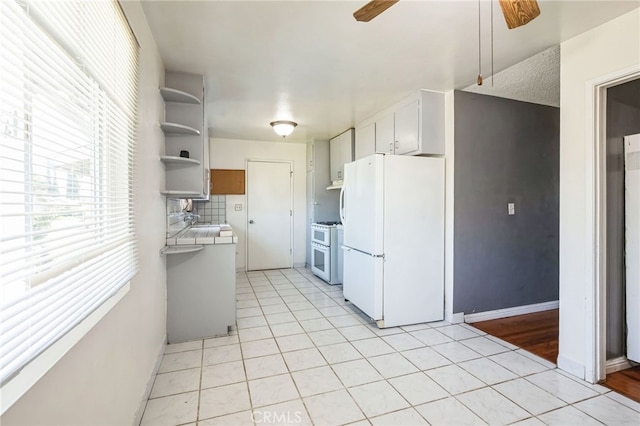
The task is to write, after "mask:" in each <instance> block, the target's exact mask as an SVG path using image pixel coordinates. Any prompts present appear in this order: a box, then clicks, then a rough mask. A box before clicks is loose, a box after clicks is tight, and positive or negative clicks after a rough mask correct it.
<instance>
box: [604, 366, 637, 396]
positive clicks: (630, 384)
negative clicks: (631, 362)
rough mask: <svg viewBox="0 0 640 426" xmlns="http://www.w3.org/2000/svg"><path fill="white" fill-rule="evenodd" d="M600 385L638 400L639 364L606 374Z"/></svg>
mask: <svg viewBox="0 0 640 426" xmlns="http://www.w3.org/2000/svg"><path fill="white" fill-rule="evenodd" d="M602 386H606V387H608V388H609V389H611V390H614V391H616V392H618V393H621V394H622V395H624V396H626V397H627V398H631V399H633V400H634V401H636V402H640V366H638V367H634V368H629V369H627V370H622V371H617V372H615V373H611V374H607V380H606V381H605V382H604V383H602Z"/></svg>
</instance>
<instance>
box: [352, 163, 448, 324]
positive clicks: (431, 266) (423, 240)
mask: <svg viewBox="0 0 640 426" xmlns="http://www.w3.org/2000/svg"><path fill="white" fill-rule="evenodd" d="M340 216H341V219H342V223H343V225H344V241H343V245H342V248H343V250H344V276H343V292H344V297H345V299H347V300H349V301H350V302H351V303H353V304H354V305H355V306H357V307H358V308H359V309H360V310H361V311H363V312H364V313H365V314H366V315H368V316H369V317H370V318H372V319H373V320H375V321H376V322H377V325H378V327H380V328H384V327H394V326H401V325H409V324H417V323H421V322H429V321H439V320H442V319H443V318H444V158H433V157H413V156H411V157H410V156H400V155H385V154H374V155H371V156H369V157H365V158H362V159H360V160H357V161H354V162H352V163H349V164H345V166H344V184H343V188H342V192H341V195H340Z"/></svg>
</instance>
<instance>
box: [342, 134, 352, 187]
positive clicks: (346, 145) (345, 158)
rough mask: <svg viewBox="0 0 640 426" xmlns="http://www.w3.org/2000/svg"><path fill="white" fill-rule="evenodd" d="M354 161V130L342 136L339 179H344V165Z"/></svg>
mask: <svg viewBox="0 0 640 426" xmlns="http://www.w3.org/2000/svg"><path fill="white" fill-rule="evenodd" d="M352 161H353V130H347V131H346V132H344V133H343V134H341V135H340V170H338V178H339V179H344V165H345V164H347V163H350V162H352Z"/></svg>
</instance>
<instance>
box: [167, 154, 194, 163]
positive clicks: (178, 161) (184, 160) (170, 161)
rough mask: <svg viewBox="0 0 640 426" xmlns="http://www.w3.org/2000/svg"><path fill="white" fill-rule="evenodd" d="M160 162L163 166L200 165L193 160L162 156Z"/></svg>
mask: <svg viewBox="0 0 640 426" xmlns="http://www.w3.org/2000/svg"><path fill="white" fill-rule="evenodd" d="M160 161H162V162H163V163H165V164H169V163H175V164H193V165H199V164H200V162H199V161H198V160H194V159H193V158H185V157H175V156H173V155H163V156H162V157H160Z"/></svg>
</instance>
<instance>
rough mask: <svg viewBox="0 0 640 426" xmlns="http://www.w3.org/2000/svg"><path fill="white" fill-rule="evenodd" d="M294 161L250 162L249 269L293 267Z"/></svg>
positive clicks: (248, 171)
mask: <svg viewBox="0 0 640 426" xmlns="http://www.w3.org/2000/svg"><path fill="white" fill-rule="evenodd" d="M292 184H293V164H292V163H291V162H290V161H267V160H264V161H263V160H249V161H248V162H247V270H248V271H256V270H265V269H281V268H291V267H292V266H293V250H292V247H293V198H292V196H293V188H292Z"/></svg>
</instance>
